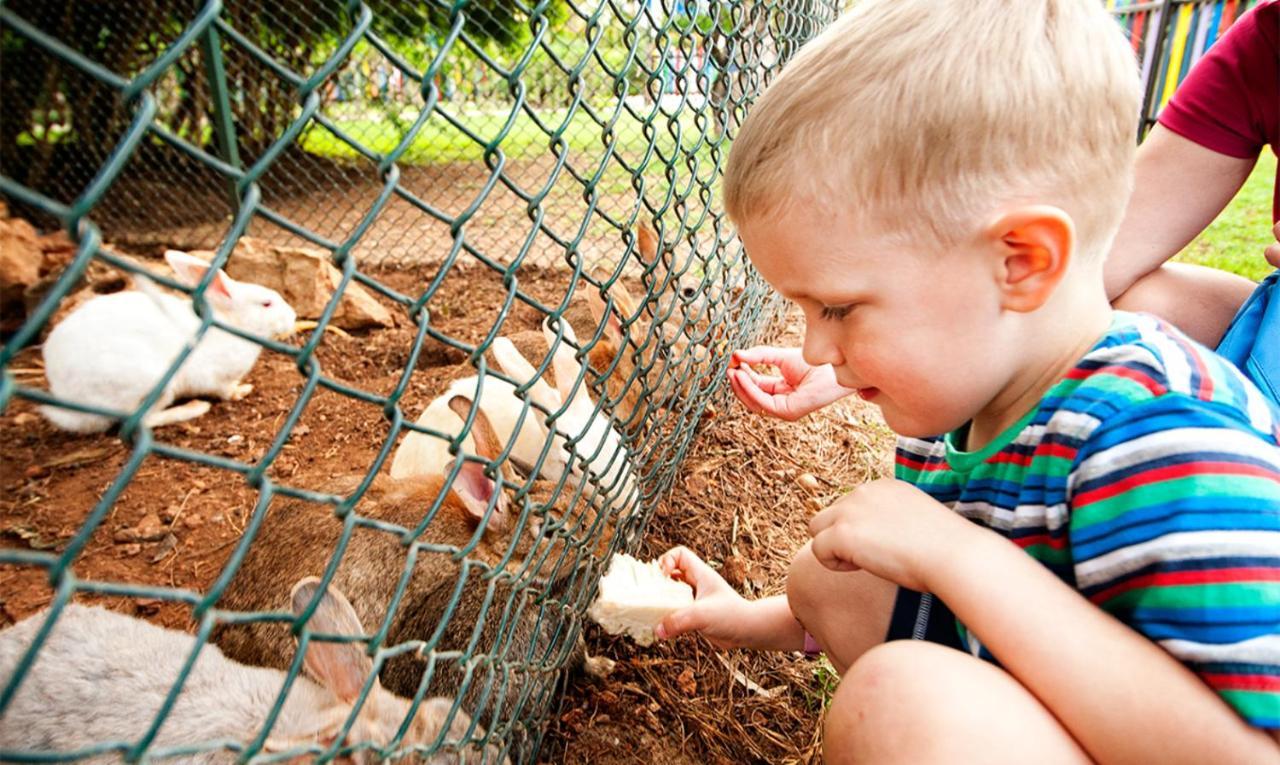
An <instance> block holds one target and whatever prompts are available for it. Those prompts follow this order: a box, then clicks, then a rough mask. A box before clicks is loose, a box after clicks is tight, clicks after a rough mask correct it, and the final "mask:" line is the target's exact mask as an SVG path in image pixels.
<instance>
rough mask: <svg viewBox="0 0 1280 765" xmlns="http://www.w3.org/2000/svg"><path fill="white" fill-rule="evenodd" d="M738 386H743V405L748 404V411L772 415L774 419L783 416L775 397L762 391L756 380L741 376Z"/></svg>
mask: <svg viewBox="0 0 1280 765" xmlns="http://www.w3.org/2000/svg"><path fill="white" fill-rule="evenodd" d="M738 384H739V385H741V386H742V398H743V402H742V403H744V404H746V405H747V408H748V409H750V410H751V411H753V412H760V413H762V414H770V415H773V416H774V417H781V416H782V414H781V412H780V410H779V407H778V403H777V402H776V401H775V400H774V397H773V396H771V395H769V394H768V393H765V392H764V391H762V390H760V387H759V386H758V385H756V384H755V381H754V380H752V379H750V378H748V377H745V376H741V375H740V376H739V377H738Z"/></svg>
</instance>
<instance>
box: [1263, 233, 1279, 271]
mask: <svg viewBox="0 0 1280 765" xmlns="http://www.w3.org/2000/svg"><path fill="white" fill-rule="evenodd" d="M1271 235H1272V236H1274V237H1275V238H1276V241H1275V242H1273V243H1272V244H1271V246H1270V247H1268V248H1267V249H1266V252H1265V254H1266V256H1267V262H1268V263H1270V264H1271V265H1272V266H1273V267H1275V268H1280V223H1277V224H1276V225H1274V226H1272V227H1271Z"/></svg>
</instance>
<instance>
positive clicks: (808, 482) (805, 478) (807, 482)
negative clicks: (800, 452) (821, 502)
mask: <svg viewBox="0 0 1280 765" xmlns="http://www.w3.org/2000/svg"><path fill="white" fill-rule="evenodd" d="M796 483H798V484H800V485H801V486H802V487H804V488H805V489H808V490H809V491H817V490H818V477H817V476H815V475H814V474H813V473H801V474H800V475H799V476H797V477H796Z"/></svg>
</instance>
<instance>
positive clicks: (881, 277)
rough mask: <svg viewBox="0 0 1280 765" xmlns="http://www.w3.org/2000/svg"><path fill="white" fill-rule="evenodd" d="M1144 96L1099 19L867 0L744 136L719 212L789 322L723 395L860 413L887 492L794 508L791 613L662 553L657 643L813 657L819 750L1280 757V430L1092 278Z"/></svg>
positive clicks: (1070, 6)
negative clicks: (892, 440) (835, 673)
mask: <svg viewBox="0 0 1280 765" xmlns="http://www.w3.org/2000/svg"><path fill="white" fill-rule="evenodd" d="M1138 108H1139V93H1138V82H1137V74H1136V67H1135V63H1134V60H1133V55H1132V52H1131V49H1130V48H1129V46H1128V44H1127V43H1126V42H1125V40H1124V39H1123V37H1122V34H1121V32H1120V30H1119V29H1118V28H1117V26H1116V24H1115V22H1114V21H1113V20H1112V19H1111V18H1110V17H1109V16H1108V14H1107V13H1106V12H1105V11H1104V10H1103V5H1102V3H1100V2H1097V0H1018V2H1007V0H964V1H963V2H961V1H960V0H954V1H953V2H942V1H940V0H935V1H930V0H862V2H860V3H858V4H857V5H856V7H855V8H854V10H853V11H852V12H851V13H849V14H848V15H847V16H845V17H843V18H842V19H840V20H839V21H837V22H836V24H835V25H834V26H833V27H832V28H831V29H829V30H828V31H826V32H825V33H824V34H822V35H821V36H820V37H819V38H817V39H816V40H814V41H813V42H812V43H811V44H810V45H808V46H806V47H805V49H804V50H802V51H801V52H800V53H799V55H797V57H796V58H795V60H794V61H792V62H791V63H790V65H789V66H788V67H787V68H786V69H785V70H784V72H783V73H782V75H781V76H780V77H779V78H778V79H777V81H776V82H775V83H773V85H772V86H771V87H770V88H769V90H768V91H767V92H766V93H765V94H764V96H763V97H762V98H761V99H760V100H759V102H758V103H757V104H756V105H755V107H754V108H753V110H752V112H751V114H750V117H749V118H748V119H747V121H746V122H745V124H744V125H743V126H742V129H741V131H740V132H739V134H738V136H737V138H736V139H735V142H734V145H733V149H732V154H731V155H730V159H729V163H728V166H727V168H726V172H725V178H724V190H725V202H726V208H727V209H728V212H729V214H730V215H731V216H732V218H733V220H734V221H735V222H736V224H737V225H738V228H739V233H740V235H741V238H742V241H743V242H744V244H745V246H746V249H747V251H748V253H749V254H750V256H751V259H752V262H753V264H754V265H755V267H756V268H757V270H758V271H759V272H760V274H761V275H762V276H763V277H764V278H765V279H766V280H767V281H768V282H769V283H770V284H771V285H773V287H774V288H775V289H777V290H778V292H780V293H781V294H782V295H784V296H786V297H787V298H789V299H791V300H792V301H794V302H795V303H797V304H798V305H799V306H800V307H801V308H802V309H803V310H804V313H805V318H806V324H807V326H806V330H805V341H804V349H803V359H799V358H795V357H786V358H782V359H779V361H781V362H782V364H781V366H783V372H784V378H785V379H781V380H779V379H765V378H762V377H760V376H758V375H756V374H755V373H753V372H751V371H750V370H749V369H748V368H746V367H745V366H743V367H742V368H739V369H736V370H733V371H731V372H730V377H731V382H732V384H733V386H734V389H735V390H736V391H737V392H738V394H739V397H740V398H743V400H744V401H747V402H748V403H750V404H751V405H752V406H753V408H756V409H758V410H762V411H771V412H775V413H781V414H787V415H788V416H798V415H802V414H803V413H804V412H805V411H810V410H812V409H814V408H817V407H818V406H821V405H823V404H824V403H826V402H829V401H831V400H834V399H835V398H838V397H839V396H841V395H843V394H845V393H848V392H850V391H856V392H857V393H858V394H859V395H860V396H861V397H862V398H864V399H866V400H868V401H870V402H872V403H873V404H875V405H877V406H878V407H879V408H880V410H881V412H882V413H883V416H884V419H885V421H886V422H887V423H888V424H889V426H890V427H892V428H893V429H894V430H895V431H896V432H897V433H898V434H899V435H900V436H901V439H900V441H899V447H898V456H897V471H896V473H897V478H896V480H883V481H877V482H873V483H870V484H867V485H864V486H861V487H859V488H857V489H855V490H854V491H852V492H850V493H849V494H848V495H847V496H845V497H844V498H842V499H841V500H840V501H838V502H837V503H835V504H834V505H832V506H831V507H829V508H827V509H826V510H824V511H822V512H821V513H819V514H818V515H816V516H815V517H814V518H813V519H812V521H811V523H810V531H811V533H812V536H813V539H812V540H811V542H810V543H809V544H808V545H806V546H805V548H804V549H802V550H801V551H800V553H799V554H798V555H797V557H796V559H795V561H794V563H793V566H792V570H791V573H790V576H789V580H788V583H787V594H786V596H785V597H784V596H779V597H775V598H767V599H763V600H759V601H751V602H749V601H746V600H743V599H742V598H741V597H740V596H738V595H737V593H735V592H734V591H733V589H732V588H730V587H729V586H728V585H727V584H726V583H725V582H724V580H723V579H721V578H720V577H719V576H718V575H717V574H716V573H715V572H714V571H713V570H712V569H711V568H710V567H708V566H707V565H706V564H705V563H703V562H702V561H701V560H699V559H698V558H697V556H696V555H694V554H693V553H692V552H690V551H688V550H685V549H683V548H678V549H676V550H672V551H670V552H668V553H667V554H666V555H664V556H663V558H662V564H663V566H664V568H665V569H666V570H667V571H668V572H669V573H672V574H673V575H676V576H678V577H680V578H683V579H684V580H686V581H688V582H689V583H690V584H692V585H693V586H694V588H695V591H696V595H697V599H696V601H695V603H694V605H693V606H691V607H689V608H687V609H684V610H682V611H679V612H676V613H674V614H672V615H671V616H670V617H668V618H667V619H666V620H665V621H664V622H663V624H662V625H660V627H659V634H660V636H665V637H674V636H676V635H679V634H681V633H684V632H689V631H699V632H701V633H702V634H703V635H705V636H706V637H707V638H709V639H710V640H711V641H712V642H713V643H714V644H716V645H718V646H721V647H731V646H740V647H752V648H760V649H777V650H800V649H801V648H802V647H804V648H806V649H816V648H818V647H820V648H821V649H822V650H824V651H825V652H826V653H827V655H828V657H829V658H830V659H831V660H832V662H833V663H834V664H835V666H836V667H837V669H839V670H840V672H841V673H842V676H843V679H842V681H841V683H840V686H839V689H838V690H837V692H836V694H835V696H834V698H833V699H832V702H831V706H830V709H829V711H828V714H827V717H826V722H825V728H824V752H825V754H826V757H827V760H828V762H845V761H856V762H859V763H866V762H882V761H883V762H912V763H918V762H975V761H978V762H984V763H990V762H1018V763H1027V762H1035V763H1043V762H1087V761H1091V760H1095V761H1099V762H1123V763H1137V762H1160V763H1171V762H1194V763H1204V762H1211V761H1215V762H1252V763H1260V762H1276V761H1280V745H1278V743H1277V738H1276V736H1275V729H1276V728H1280V447H1278V446H1277V436H1276V433H1277V422H1278V419H1277V414H1276V413H1275V412H1274V411H1273V410H1272V409H1271V408H1270V407H1269V405H1268V404H1267V403H1266V402H1265V401H1264V400H1263V398H1262V397H1261V395H1260V394H1259V393H1258V391H1257V390H1256V389H1255V388H1253V387H1252V386H1251V385H1250V384H1249V383H1248V382H1247V381H1246V380H1245V379H1244V378H1243V377H1242V376H1240V374H1239V373H1237V372H1236V371H1235V370H1234V369H1233V368H1232V367H1231V366H1230V365H1229V364H1227V363H1226V362H1224V361H1222V360H1221V359H1219V358H1217V357H1215V356H1214V355H1213V354H1212V353H1210V352H1209V351H1207V350H1205V349H1204V348H1202V347H1200V346H1197V345H1195V344H1193V343H1192V342H1191V341H1189V340H1187V339H1186V338H1185V337H1184V336H1183V335H1181V334H1179V333H1178V332H1177V331H1176V330H1174V329H1172V328H1171V327H1169V326H1168V325H1165V324H1162V323H1160V322H1158V321H1156V320H1155V319H1153V318H1150V317H1145V316H1140V315H1132V314H1123V313H1113V312H1112V311H1111V309H1110V307H1109V305H1108V302H1107V296H1106V293H1105V290H1104V287H1103V279H1102V264H1103V259H1104V253H1106V252H1107V251H1108V247H1109V245H1110V242H1111V240H1112V237H1113V236H1114V234H1115V231H1116V228H1117V225H1118V224H1119V220H1120V216H1121V214H1122V213H1123V211H1124V207H1125V200H1126V198H1127V196H1128V194H1129V189H1130V183H1131V175H1132V171H1131V164H1132V157H1133V152H1134V146H1133V126H1134V121H1135V120H1136V119H1137V114H1138ZM743 357H744V358H743V360H745V361H751V360H753V359H752V358H751V354H745V353H744V354H743ZM757 358H758V357H757ZM789 406H790V407H792V408H791V409H789V410H788V407H789ZM939 434H941V435H939ZM917 592H920V593H929V594H928V595H926V596H924V597H923V598H921V597H920V596H917V595H915V593H917ZM895 601H896V603H897V605H896V607H895ZM920 601H923V604H922V605H917V604H918V603H920ZM946 609H949V610H950V612H951V613H953V614H954V616H951V615H950V614H948V613H947V611H946ZM913 633H914V634H913ZM886 635H888V637H889V638H895V637H912V636H914V637H927V638H930V640H932V641H936V642H930V640H915V641H908V640H898V641H892V642H886ZM948 645H950V646H951V647H947V646H948ZM954 649H959V650H954Z"/></svg>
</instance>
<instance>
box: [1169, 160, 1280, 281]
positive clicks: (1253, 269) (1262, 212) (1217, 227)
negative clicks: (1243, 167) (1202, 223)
mask: <svg viewBox="0 0 1280 765" xmlns="http://www.w3.org/2000/svg"><path fill="white" fill-rule="evenodd" d="M1275 179H1276V155H1275V154H1272V153H1271V152H1270V151H1265V150H1264V151H1263V152H1262V157H1261V159H1259V160H1258V165H1257V167H1255V168H1254V169H1253V173H1252V174H1251V175H1250V176H1249V180H1247V181H1245V184H1244V186H1243V187H1242V188H1241V189H1240V193H1239V194H1236V198H1235V199H1233V200H1232V201H1231V204H1229V205H1227V209H1225V210H1223V211H1222V214H1221V215H1219V216H1218V218H1217V220H1215V221H1214V222H1213V223H1212V224H1210V225H1209V227H1208V228H1206V229H1205V230H1204V232H1202V233H1201V234H1200V236H1198V237H1196V239H1195V240H1194V241H1192V242H1191V244H1189V245H1187V247H1186V249H1185V250H1183V251H1182V252H1181V253H1180V254H1179V255H1178V257H1177V259H1178V260H1180V261H1183V262H1186V263H1199V264H1200V265H1204V266H1212V267H1213V268H1220V269H1222V270H1224V271H1231V272H1232V273H1237V274H1240V275H1241V276H1247V277H1248V278H1250V279H1254V280H1257V279H1261V278H1262V277H1264V276H1266V275H1267V274H1269V273H1270V272H1271V266H1270V265H1268V263H1267V261H1266V260H1264V259H1263V257H1262V251H1263V250H1264V249H1266V247H1267V245H1268V244H1271V243H1273V242H1275V237H1273V236H1272V235H1271V200H1272V193H1273V192H1272V189H1273V188H1274V184H1275Z"/></svg>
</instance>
